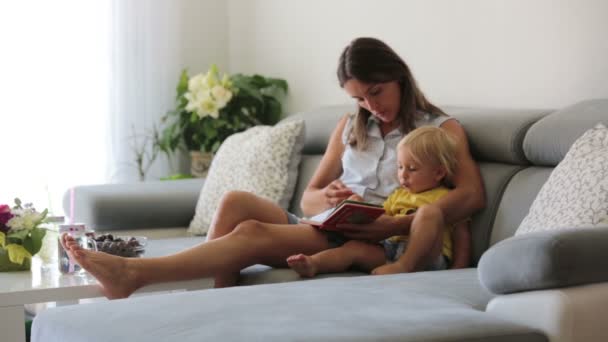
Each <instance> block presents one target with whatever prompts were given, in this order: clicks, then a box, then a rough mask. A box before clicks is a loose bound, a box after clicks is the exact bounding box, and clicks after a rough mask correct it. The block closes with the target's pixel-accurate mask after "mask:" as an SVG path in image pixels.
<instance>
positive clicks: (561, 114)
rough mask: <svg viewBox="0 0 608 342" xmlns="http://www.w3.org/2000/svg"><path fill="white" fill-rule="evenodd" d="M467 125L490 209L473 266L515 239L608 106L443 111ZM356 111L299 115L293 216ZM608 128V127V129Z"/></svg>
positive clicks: (479, 228)
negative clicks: (302, 129)
mask: <svg viewBox="0 0 608 342" xmlns="http://www.w3.org/2000/svg"><path fill="white" fill-rule="evenodd" d="M443 109H444V110H445V111H446V112H447V113H448V114H450V115H451V116H454V117H455V118H456V119H458V120H459V122H460V123H461V124H462V125H463V127H464V128H465V130H466V132H467V136H468V138H469V144H470V150H471V153H472V155H473V157H474V158H475V160H476V161H477V162H478V164H479V167H480V171H481V175H482V178H483V181H484V186H485V192H486V207H485V208H484V209H483V210H481V211H479V212H477V213H476V214H474V215H473V217H472V223H471V232H472V238H473V261H474V263H477V261H478V260H479V258H480V257H481V254H483V252H485V250H487V249H488V248H489V247H490V246H491V245H493V244H495V243H497V242H498V241H501V240H503V239H505V238H508V237H510V236H512V235H513V234H514V233H515V230H516V229H517V227H518V226H519V224H520V223H521V221H522V220H523V218H524V217H525V215H526V214H527V213H528V209H529V207H530V205H531V203H532V201H533V200H534V198H535V197H536V194H537V193H538V191H539V190H540V188H541V187H542V185H543V184H544V182H545V181H546V180H547V178H548V177H549V175H550V173H551V170H552V169H553V167H554V166H555V165H557V163H559V161H561V159H562V158H563V156H564V155H565V153H566V152H567V150H568V149H569V147H570V145H571V144H572V143H573V142H574V140H576V138H578V136H580V135H581V134H582V133H583V132H584V131H585V130H587V129H589V128H591V127H593V126H594V125H595V124H596V123H598V122H601V121H602V119H603V121H604V122H605V121H606V119H607V118H608V100H591V101H585V102H581V103H578V104H576V105H573V106H570V107H567V108H564V109H563V110H560V111H556V112H552V111H551V110H513V109H510V110H506V109H488V108H485V109H482V108H466V107H449V106H448V107H443ZM354 110H355V108H354V107H353V106H350V105H341V106H328V107H323V108H318V109H315V110H311V111H307V112H303V113H299V114H296V115H294V116H293V117H295V118H302V119H304V120H305V121H306V143H305V146H304V149H303V155H302V161H301V164H300V169H299V176H298V183H297V185H296V190H295V192H294V196H293V199H292V202H291V206H290V211H292V212H293V213H295V214H297V215H300V216H301V215H302V211H301V209H300V200H301V197H302V194H303V192H304V189H305V188H306V186H307V184H308V182H309V180H310V178H311V177H312V175H313V173H314V171H315V170H316V168H317V165H318V164H319V162H320V160H321V157H322V155H323V152H324V151H325V146H326V145H327V142H328V140H329V136H330V135H331V132H332V130H333V129H334V127H335V124H336V123H337V122H338V120H339V118H340V117H341V116H342V115H344V114H345V113H348V112H351V113H352V112H353V111H354ZM607 124H608V123H607Z"/></svg>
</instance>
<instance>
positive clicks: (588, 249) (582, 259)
mask: <svg viewBox="0 0 608 342" xmlns="http://www.w3.org/2000/svg"><path fill="white" fill-rule="evenodd" d="M606 246H608V227H607V228H588V229H568V230H561V231H550V232H540V233H531V234H525V235H520V236H515V237H511V238H508V239H506V240H503V241H501V242H499V243H497V244H496V245H494V246H492V247H491V248H490V249H488V250H487V251H486V252H485V253H484V254H483V255H482V257H481V260H480V261H479V266H478V271H479V280H480V282H481V284H482V285H483V286H484V287H486V288H487V289H488V290H489V291H490V292H493V293H496V294H506V293H514V292H521V291H530V290H542V289H551V288H560V287H567V286H575V285H582V284H590V283H598V282H608V249H607V248H606Z"/></svg>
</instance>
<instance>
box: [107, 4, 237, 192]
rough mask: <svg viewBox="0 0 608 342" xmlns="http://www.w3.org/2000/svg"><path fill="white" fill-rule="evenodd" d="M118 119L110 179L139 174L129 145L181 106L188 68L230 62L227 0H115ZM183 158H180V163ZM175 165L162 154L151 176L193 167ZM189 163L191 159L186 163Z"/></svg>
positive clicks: (113, 130) (115, 113) (198, 69)
mask: <svg viewBox="0 0 608 342" xmlns="http://www.w3.org/2000/svg"><path fill="white" fill-rule="evenodd" d="M113 10H114V12H113V13H112V14H113V15H112V19H113V23H112V24H113V34H112V37H113V56H112V62H113V71H114V73H113V76H114V78H113V79H112V85H111V89H112V90H113V96H112V100H113V103H112V106H113V108H112V110H111V115H112V116H113V119H112V120H110V123H111V125H112V127H110V130H109V132H110V136H109V137H108V143H109V144H110V146H111V151H110V156H108V160H115V161H117V162H116V163H112V164H111V165H109V167H110V170H108V174H109V179H110V180H111V181H113V182H125V181H135V180H137V179H138V178H137V172H136V168H135V166H134V153H133V152H132V151H131V149H130V148H126V146H129V145H130V144H132V143H133V142H134V140H133V139H132V137H133V131H132V126H135V132H136V135H137V136H138V137H139V138H138V139H139V141H140V142H141V141H143V139H144V135H145V134H147V133H149V132H150V131H151V129H152V126H153V125H154V124H158V123H159V122H160V118H161V117H162V116H163V115H165V114H166V112H167V111H168V110H170V109H173V108H175V87H176V86H177V82H178V80H179V75H180V72H181V70H182V69H184V68H187V69H188V71H189V73H190V75H193V74H196V73H199V72H203V71H206V70H207V69H208V68H209V65H211V64H213V63H215V64H217V65H218V67H220V68H222V67H223V68H227V64H228V60H229V58H228V30H227V27H228V13H227V5H226V3H225V2H224V1H223V0H204V1H199V0H171V1H165V0H154V1H151V0H114V6H113ZM178 164H179V163H178ZM181 164H182V165H181V167H179V165H173V166H172V167H171V166H170V165H169V163H168V162H167V161H166V160H165V159H164V155H161V156H160V157H159V159H158V160H157V162H156V163H155V164H154V165H153V167H152V168H151V169H150V171H149V172H148V174H147V176H146V178H147V179H158V178H159V177H162V176H166V175H168V174H172V173H175V172H176V171H178V170H179V169H181V171H185V170H187V164H188V161H187V160H185V159H184V160H182V163H181ZM184 164H185V165H184Z"/></svg>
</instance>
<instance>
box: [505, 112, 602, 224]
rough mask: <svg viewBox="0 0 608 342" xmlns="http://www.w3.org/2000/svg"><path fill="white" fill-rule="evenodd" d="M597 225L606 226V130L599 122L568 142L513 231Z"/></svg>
mask: <svg viewBox="0 0 608 342" xmlns="http://www.w3.org/2000/svg"><path fill="white" fill-rule="evenodd" d="M598 226H608V129H607V128H606V127H605V126H604V125H602V124H598V125H597V126H596V127H595V128H593V129H590V130H588V131H587V132H585V133H584V134H583V135H582V136H581V137H580V138H578V139H577V140H576V141H575V142H574V144H572V147H570V150H568V153H567V154H566V156H565V157H564V160H562V161H561V162H560V163H559V164H558V165H557V166H556V167H555V169H554V170H553V172H552V173H551V176H549V179H548V180H547V182H546V183H545V184H544V185H543V187H542V188H541V189H540V191H539V193H538V195H537V196H536V199H535V200H534V202H533V203H532V206H531V207H530V212H529V213H528V215H527V216H526V217H525V218H524V220H523V221H522V223H521V225H520V226H519V228H518V229H517V232H516V233H515V234H516V235H519V234H525V233H531V232H539V231H544V230H558V229H566V228H582V227H589V228H591V227H598Z"/></svg>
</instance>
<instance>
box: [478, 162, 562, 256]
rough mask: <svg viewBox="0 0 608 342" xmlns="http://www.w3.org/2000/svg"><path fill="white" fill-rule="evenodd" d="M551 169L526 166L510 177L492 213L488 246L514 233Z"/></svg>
mask: <svg viewBox="0 0 608 342" xmlns="http://www.w3.org/2000/svg"><path fill="white" fill-rule="evenodd" d="M551 171H553V169H552V168H549V167H528V168H525V169H523V170H520V171H519V172H517V173H516V174H515V175H514V176H513V178H511V180H510V181H509V183H508V184H507V187H506V189H505V190H504V193H503V194H502V197H501V198H500V205H499V206H498V210H496V212H495V214H494V215H495V216H494V221H493V224H492V229H491V236H490V244H489V246H492V245H494V244H496V243H497V242H500V241H502V240H504V239H507V238H510V237H512V236H513V235H515V231H516V230H517V228H518V227H519V225H520V224H521V221H522V220H523V219H524V217H525V216H526V214H527V213H528V210H529V209H530V206H531V205H532V202H534V199H535V198H536V195H537V194H538V191H539V190H540V188H541V187H542V186H543V184H545V182H546V181H547V179H548V178H549V175H550V174H551ZM489 246H488V247H489Z"/></svg>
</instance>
